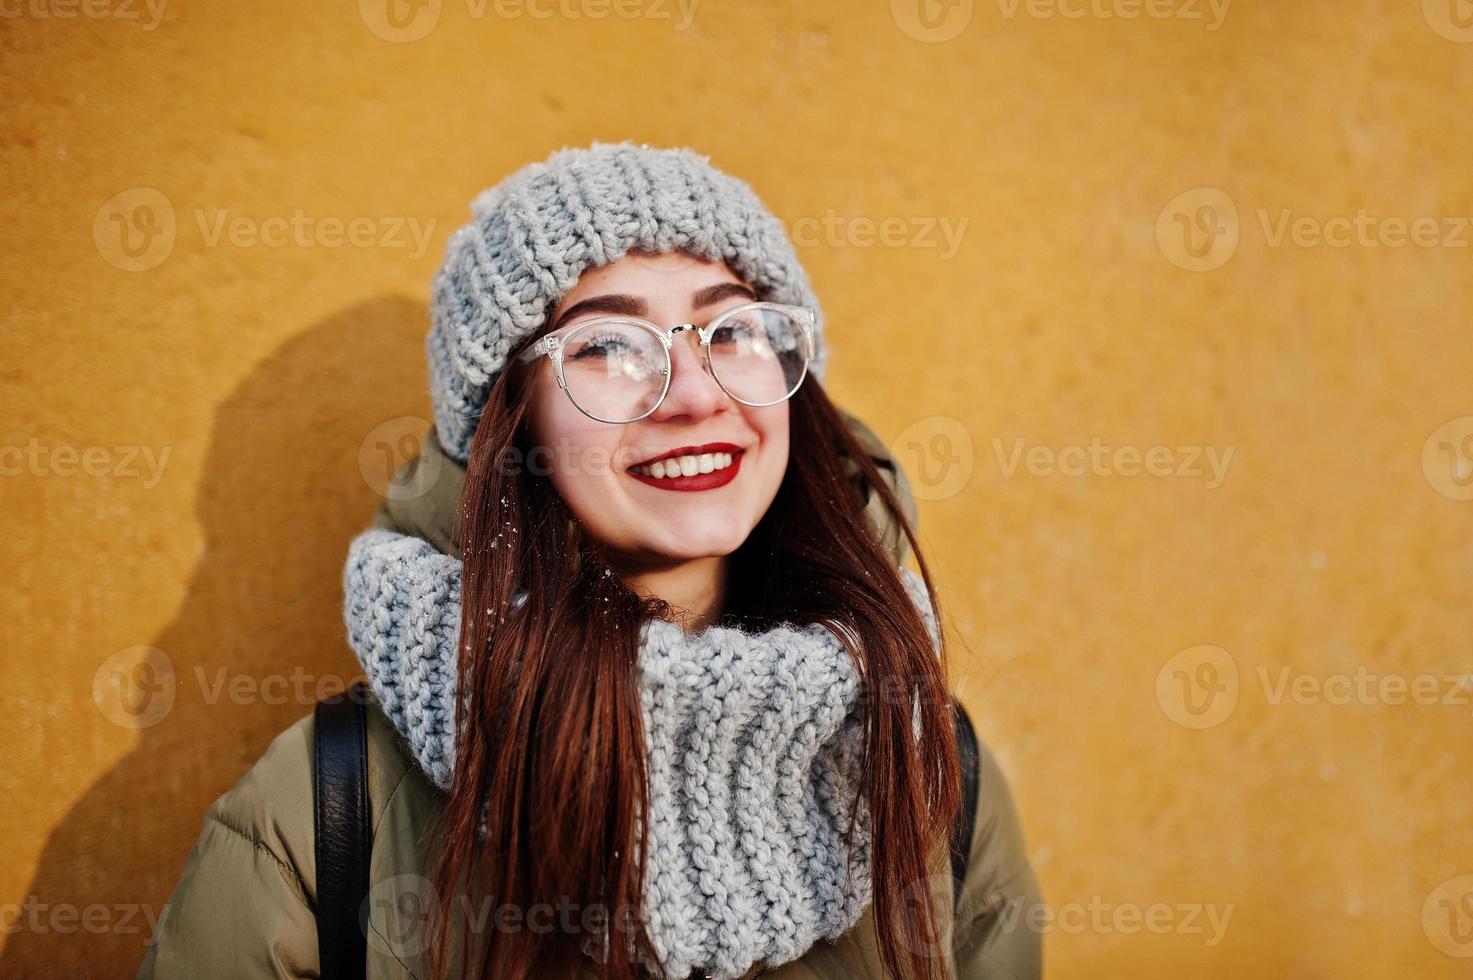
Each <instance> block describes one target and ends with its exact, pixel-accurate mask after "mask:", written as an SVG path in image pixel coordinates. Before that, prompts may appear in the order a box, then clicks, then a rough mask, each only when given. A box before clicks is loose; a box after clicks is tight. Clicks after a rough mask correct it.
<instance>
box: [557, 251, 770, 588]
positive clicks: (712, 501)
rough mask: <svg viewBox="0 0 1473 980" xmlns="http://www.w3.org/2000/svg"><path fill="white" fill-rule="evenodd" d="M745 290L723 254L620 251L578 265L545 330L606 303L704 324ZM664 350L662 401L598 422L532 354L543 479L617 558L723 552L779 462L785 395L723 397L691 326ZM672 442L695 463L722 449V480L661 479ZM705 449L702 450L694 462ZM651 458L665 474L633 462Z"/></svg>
mask: <svg viewBox="0 0 1473 980" xmlns="http://www.w3.org/2000/svg"><path fill="white" fill-rule="evenodd" d="M756 298H757V297H756V296H755V295H754V293H753V292H752V290H751V289H750V288H749V287H748V286H747V285H746V284H745V283H743V282H742V280H741V279H739V278H738V277H737V276H736V275H734V274H733V273H732V272H731V270H730V269H728V268H727V267H726V266H725V265H724V264H721V263H712V262H704V261H701V260H698V259H695V258H691V257H689V256H686V255H683V254H680V253H666V254H661V255H627V256H625V257H624V258H622V259H620V260H619V261H617V262H613V263H610V264H609V265H606V266H602V267H600V268H597V269H592V270H589V271H588V272H586V273H584V275H583V277H582V278H581V279H580V280H579V281H578V284H577V286H575V287H574V288H573V290H572V291H571V292H569V293H568V294H567V296H565V297H564V298H563V300H562V301H561V302H560V303H559V304H558V306H557V308H556V309H555V310H554V311H553V314H552V323H553V324H555V326H554V328H553V332H556V333H566V332H567V331H568V330H569V329H570V328H571V327H573V326H574V325H576V324H578V323H581V322H583V321H584V320H587V319H590V318H592V317H595V316H600V315H608V314H620V315H625V316H631V315H632V316H638V317H642V318H644V319H646V320H651V321H653V322H654V323H656V324H659V325H660V326H661V327H664V328H669V327H671V326H674V325H675V324H677V323H694V324H696V325H697V326H702V327H704V326H705V325H706V324H707V323H709V322H710V321H711V320H712V319H713V318H714V317H716V316H717V315H718V314H720V313H723V312H725V311H726V310H729V309H731V308H733V307H736V306H740V305H742V304H743V303H749V302H752V301H753V300H754V299H756ZM670 359H671V369H672V375H671V377H670V390H669V391H668V392H667V393H666V395H665V400H664V401H663V402H661V403H660V405H659V407H658V408H656V409H655V410H654V412H652V413H651V414H649V415H647V416H645V417H644V418H642V419H640V420H638V421H636V422H630V423H627V424H624V425H610V424H608V423H606V422H600V421H596V420H594V419H591V418H589V417H588V416H586V415H584V414H583V413H582V412H580V411H579V410H578V408H577V407H576V406H574V404H573V403H572V401H570V400H569V398H568V395H567V393H566V392H564V391H563V389H561V388H560V387H558V383H557V376H556V374H555V372H554V370H553V365H552V360H551V358H546V357H544V358H541V359H539V361H538V363H537V367H536V381H535V385H534V391H533V396H532V406H531V422H530V426H531V435H532V438H533V441H534V443H535V444H536V445H538V446H542V447H546V452H547V453H548V455H547V456H544V457H543V459H542V462H544V464H545V467H546V469H547V470H550V472H549V478H550V479H551V481H552V484H553V486H554V487H555V488H556V490H557V492H558V493H559V494H561V495H562V497H563V499H564V500H565V501H566V502H567V504H568V506H569V508H570V509H571V510H572V511H573V513H574V515H575V516H576V517H577V518H578V519H579V520H580V521H581V522H582V523H583V525H584V527H585V529H586V530H587V531H588V532H589V533H590V534H592V535H593V536H594V537H595V538H597V539H599V540H600V541H602V542H604V543H605V544H607V545H609V546H610V547H612V548H614V549H615V550H616V551H618V552H620V553H622V554H624V555H626V556H628V557H631V558H634V559H637V560H641V561H649V562H656V563H663V562H669V561H680V560H686V559H692V558H702V557H707V556H713V555H728V554H730V553H731V552H733V551H735V550H736V549H737V547H738V546H740V545H741V543H742V542H743V541H745V540H746V539H747V536H748V535H749V534H750V533H751V531H752V528H754V527H755V526H756V525H757V522H758V521H759V520H760V519H761V518H762V515H763V514H764V513H766V511H767V508H768V505H769V504H771V503H772V499H773V497H775V496H776V495H777V489H778V486H779V484H781V483H782V478H783V473H784V472H785V470H786V469H787V465H788V403H787V402H785V401H784V402H780V403H778V404H776V405H769V406H767V407H765V408H751V407H749V406H747V405H743V404H742V403H741V402H738V401H736V400H735V399H733V398H732V397H731V396H729V395H728V394H727V393H726V392H725V391H723V390H722V389H721V386H720V385H718V384H717V383H716V380H715V379H714V378H712V377H711V375H710V373H709V371H708V370H707V368H706V361H705V356H704V353H703V352H702V350H701V347H700V338H699V337H698V336H696V332H695V331H693V330H685V331H681V332H680V333H678V334H676V335H675V337H674V346H673V347H672V349H671V351H670ZM690 447H695V448H694V450H693V451H692V450H691V449H690ZM672 450H681V455H690V456H694V457H695V459H696V460H697V464H696V469H697V470H698V471H699V470H701V469H708V468H710V467H713V466H715V467H720V465H721V464H722V463H724V462H725V460H724V458H723V457H722V455H721V453H729V454H730V456H731V463H730V470H728V471H727V472H734V475H733V476H731V478H730V479H729V480H727V481H726V482H724V483H721V482H720V474H719V473H716V472H712V473H710V474H708V475H706V476H705V477H702V478H700V479H697V480H695V481H692V480H690V479H689V478H672V474H674V473H676V472H677V464H676V461H675V460H673V459H671V458H670V457H669V454H670V453H671V451H672ZM707 453H711V454H712V458H711V459H710V460H708V461H707V462H706V464H705V465H704V466H703V465H701V463H700V462H699V461H700V459H701V457H702V456H703V455H705V454H707ZM655 459H663V460H665V464H664V466H665V469H666V470H667V473H666V476H664V477H656V476H653V475H652V474H649V473H644V474H641V473H639V472H636V470H642V469H645V467H643V466H639V465H638V464H647V463H648V461H650V460H655ZM686 468H687V469H689V468H690V462H689V461H686ZM702 483H706V484H718V485H709V486H706V487H705V488H704V489H702V488H700V487H701V484H702Z"/></svg>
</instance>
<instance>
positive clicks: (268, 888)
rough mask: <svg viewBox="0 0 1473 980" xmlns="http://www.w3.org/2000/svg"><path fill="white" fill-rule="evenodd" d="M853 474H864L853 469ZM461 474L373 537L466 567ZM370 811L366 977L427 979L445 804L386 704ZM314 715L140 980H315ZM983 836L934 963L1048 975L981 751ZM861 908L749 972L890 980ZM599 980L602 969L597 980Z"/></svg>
mask: <svg viewBox="0 0 1473 980" xmlns="http://www.w3.org/2000/svg"><path fill="white" fill-rule="evenodd" d="M846 419H847V421H848V422H849V424H850V427H851V430H852V431H853V432H854V433H855V434H856V435H857V436H858V437H859V439H860V441H861V443H862V444H863V445H864V446H865V448H866V450H867V452H868V453H869V454H870V456H871V457H872V458H873V459H875V461H876V462H877V463H878V464H880V466H881V469H882V472H884V473H886V475H887V478H888V480H889V482H890V485H891V487H892V488H893V489H894V490H895V491H896V493H897V495H898V496H900V498H901V500H902V502H903V504H904V505H905V510H906V514H907V517H908V518H909V519H911V520H914V518H915V504H914V502H913V499H912V497H911V494H910V489H909V487H908V485H907V484H906V481H905V477H904V475H903V474H902V473H901V471H900V468H899V466H898V465H896V464H895V462H894V461H893V460H892V459H891V456H890V453H889V452H888V450H887V449H886V447H885V446H884V444H883V443H882V442H880V440H879V439H878V438H876V437H875V435H874V434H873V433H872V432H870V431H869V429H867V428H866V427H865V426H864V425H863V423H861V422H860V421H859V420H858V419H855V418H853V417H850V416H846ZM849 465H850V467H851V472H852V471H853V469H854V467H855V464H853V463H852V461H851V462H850V464H849ZM464 475H465V473H464V469H463V468H462V467H461V466H460V465H459V464H458V463H457V462H456V461H455V460H453V459H451V458H450V457H448V456H446V455H445V454H444V453H443V451H442V450H441V449H440V447H439V446H438V445H437V444H436V443H435V441H434V438H433V434H432V435H431V437H430V438H429V439H428V440H427V442H426V445H425V449H424V451H423V453H421V455H420V456H419V457H418V458H417V459H416V460H413V461H411V463H410V464H406V468H405V470H404V471H403V472H402V473H401V474H400V477H399V479H398V480H397V481H396V485H397V487H398V488H399V489H398V490H396V491H395V492H394V493H392V494H391V497H392V498H393V499H391V500H390V501H388V502H386V504H385V505H384V506H383V507H382V508H380V511H379V513H378V514H377V515H376V516H375V519H374V523H375V526H379V527H390V528H394V529H397V530H401V531H404V532H405V533H412V534H417V535H419V536H420V537H423V538H425V539H427V540H429V541H431V542H432V543H434V544H435V545H436V546H437V547H439V548H440V549H441V550H442V551H444V552H446V553H458V550H459V549H458V541H456V539H455V528H454V521H453V515H454V513H455V508H456V502H457V500H458V497H459V493H460V486H461V482H462V481H463V479H464ZM866 513H867V514H868V515H869V516H870V518H871V521H872V524H873V526H874V527H875V529H876V531H877V532H878V533H879V534H880V535H881V540H882V541H883V542H884V543H885V544H886V546H887V547H888V548H889V550H890V552H891V555H892V557H894V559H895V560H896V562H897V563H899V562H903V561H904V560H905V558H906V556H907V554H908V552H909V549H908V544H907V542H906V540H905V537H904V535H903V534H902V533H901V532H900V530H899V528H898V525H896V524H895V523H894V522H893V521H891V520H889V519H888V514H887V513H886V511H885V508H884V506H883V504H882V502H881V501H880V500H878V499H874V500H871V501H870V502H869V506H868V508H867V510H866ZM367 715H368V719H369V723H368V758H369V802H370V811H371V813H372V818H373V848H372V861H371V865H370V878H369V885H370V893H369V919H368V931H369V934H368V937H367V940H368V975H369V977H371V978H374V980H389V978H394V980H405V978H424V977H426V976H428V973H427V971H426V969H425V966H424V961H423V952H424V949H423V947H424V944H425V940H426V939H427V938H428V937H427V936H426V934H425V930H424V929H423V928H422V927H423V924H424V907H425V906H424V902H425V901H426V900H427V899H428V896H427V894H425V893H426V891H427V889H426V887H425V876H426V875H428V873H429V867H428V860H427V851H426V848H425V847H424V845H423V844H422V843H421V840H420V838H421V836H422V834H423V831H424V830H425V828H426V826H427V824H428V823H429V821H430V819H431V817H432V816H433V815H434V814H435V812H436V811H437V809H438V807H439V806H440V803H441V799H442V797H441V795H440V793H439V791H438V790H437V789H436V788H435V787H434V786H433V785H432V784H431V783H430V781H429V779H428V778H427V777H426V776H425V774H424V773H423V772H422V771H421V770H420V769H419V767H418V765H417V764H416V763H415V761H414V759H413V756H412V755H411V754H410V752H409V748H408V746H407V745H406V744H405V743H404V741H403V739H402V738H401V737H400V736H399V734H398V732H396V731H395V730H394V728H393V726H392V725H391V724H390V723H389V721H388V719H387V718H386V717H385V715H384V714H383V712H382V711H381V710H378V709H377V707H376V705H372V704H371V705H370V706H369V709H368V711H367ZM312 725H313V720H312V715H311V714H308V715H306V716H305V717H303V718H302V719H301V720H299V721H297V722H296V723H295V724H293V725H292V726H291V727H290V728H288V729H286V730H285V731H284V732H282V733H281V734H280V735H278V736H277V737H276V739H275V740H274V741H273V742H272V743H271V745H270V747H269V748H267V750H266V753H265V754H264V755H263V756H262V757H261V758H260V760H259V761H258V762H257V763H256V764H255V765H254V766H253V767H252V768H251V769H250V771H249V772H247V773H246V774H245V775H244V776H243V777H242V778H241V780H240V782H238V783H237V784H236V785H235V786H234V787H233V788H232V789H230V790H229V791H228V792H227V793H225V794H224V795H223V796H221V797H220V798H219V799H217V800H216V801H215V802H214V804H213V805H212V806H211V807H210V809H209V811H208V812H207V813H206V815H205V818H204V824H203V827H202V829H201V831H200V835H199V839H198V840H197V841H196V842H195V845H194V848H193V849H192V850H191V851H190V853H189V856H188V859H187V861H186V863H185V866H184V871H183V874H182V875H181V877H180V879H179V882H178V884H177V885H176V886H175V889H174V894H173V896H172V897H171V898H170V900H169V904H168V906H167V907H166V909H165V912H164V915H163V917H162V920H161V922H160V924H159V927H158V932H157V936H156V939H155V942H154V944H153V945H152V946H151V947H150V948H149V951H148V953H147V955H146V957H145V959H144V961H143V964H142V966H141V968H140V970H139V973H138V976H139V978H140V980H149V978H157V980H174V978H179V980H217V978H229V977H242V978H249V980H267V978H273V980H275V978H297V977H316V976H318V957H317V931H316V924H315V921H314V918H313V903H314V901H315V897H316V869H315V866H314V855H313V817H314V814H313V802H312V801H313V777H314V773H313V751H312ZM980 756H981V759H980V778H979V792H978V803H977V814H976V822H975V830H974V832H973V835H972V841H971V847H970V850H969V853H968V858H967V865H966V876H965V878H964V881H963V885H962V892H961V900H960V902H959V903H957V905H956V907H955V909H953V906H952V900H951V888H950V865H949V859H948V857H947V855H946V854H945V853H944V852H939V853H937V855H936V857H935V861H934V865H933V868H934V879H933V880H934V881H935V883H936V887H935V888H934V893H935V894H936V895H937V897H938V899H939V901H940V903H941V904H940V906H939V910H940V914H941V918H942V923H943V928H944V930H945V933H946V934H945V935H944V937H943V940H944V941H943V942H942V943H941V944H940V948H938V949H937V950H936V951H935V955H937V956H940V957H942V959H943V960H944V962H945V964H946V966H947V969H948V971H954V972H955V975H956V976H957V977H960V978H963V980H970V978H1009V980H1029V978H1036V977H1038V976H1039V975H1040V973H1041V959H1042V950H1041V937H1040V935H1039V933H1038V932H1037V931H1035V930H1032V929H1030V928H1028V923H1030V922H1032V921H1036V919H1035V917H1034V916H1032V915H1030V914H1028V913H1029V909H1030V907H1031V906H1034V905H1036V904H1037V903H1039V902H1040V899H1039V897H1038V890H1037V885H1036V883H1035V880H1034V876H1033V872H1032V869H1031V868H1030V866H1029V863H1028V859H1027V855H1026V853H1025V851H1024V843H1023V835H1022V831H1021V829H1020V827H1019V823H1018V817H1017V814H1016V812H1015V810H1014V807H1013V801H1012V797H1011V795H1010V793H1009V791H1008V787H1007V783H1006V782H1005V781H1004V778H1003V775H1002V772H1001V771H1000V770H999V769H998V767H997V764H996V762H995V761H994V759H993V758H992V756H991V755H990V754H989V753H988V752H987V750H986V748H985V747H982V749H981V753H980ZM872 911H873V910H872V909H869V910H866V911H865V913H864V915H863V917H862V918H861V919H860V920H859V922H858V924H857V925H856V926H855V927H854V928H853V929H851V930H850V931H849V932H847V933H845V934H844V935H843V936H841V937H840V938H839V939H838V941H837V942H835V943H832V944H831V943H827V942H822V941H821V942H819V943H817V944H815V945H814V946H812V947H811V948H810V949H809V950H808V951H807V953H805V954H804V955H803V956H802V957H801V958H800V959H798V960H796V961H794V962H791V963H787V964H784V965H783V966H780V967H777V968H775V969H771V970H767V971H765V972H764V971H762V970H761V969H760V968H758V967H754V968H753V970H752V971H751V973H749V974H748V976H754V975H756V974H757V973H759V972H762V973H763V975H764V977H765V978H768V980H815V978H834V980H840V978H842V980H861V978H877V980H878V978H882V977H884V971H883V969H882V966H881V959H880V955H879V950H878V937H877V933H876V930H875V926H874V921H873V918H872ZM587 975H589V976H591V975H592V974H591V971H590V972H588V973H587Z"/></svg>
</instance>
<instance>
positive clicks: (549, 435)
mask: <svg viewBox="0 0 1473 980" xmlns="http://www.w3.org/2000/svg"><path fill="white" fill-rule="evenodd" d="M543 380H544V381H545V382H546V383H545V384H539V387H538V392H537V395H536V396H535V397H534V398H533V402H532V409H531V413H530V414H531V418H530V421H529V423H528V426H529V430H530V431H531V434H532V441H533V443H534V444H535V446H536V447H538V448H536V449H535V450H534V452H535V459H533V460H530V461H529V463H530V465H531V466H532V469H533V472H535V473H537V474H539V475H543V476H546V477H547V478H548V479H549V480H550V481H551V483H552V486H553V489H554V490H556V491H557V492H558V494H559V495H560V496H561V497H562V498H563V499H564V500H565V501H566V502H567V504H568V506H569V507H570V508H571V509H572V511H573V513H574V514H575V515H577V516H578V517H579V518H580V519H585V520H586V519H587V516H588V515H589V513H590V511H591V510H592V508H593V506H594V504H595V503H596V502H597V501H599V500H601V499H604V498H606V497H607V494H608V487H609V481H610V480H612V479H614V477H615V476H616V474H615V473H614V471H613V467H614V466H616V465H617V464H618V462H619V455H618V452H617V451H618V446H619V437H620V432H619V428H618V427H617V426H612V425H606V424H604V423H602V422H595V421H594V420H593V419H590V418H589V417H588V416H586V415H584V414H583V413H582V412H580V411H578V409H577V408H575V407H574V406H573V403H572V402H570V401H569V400H568V398H567V396H566V395H564V394H563V391H562V389H561V388H559V387H558V386H557V381H556V380H554V379H553V378H551V377H548V378H545V379H543Z"/></svg>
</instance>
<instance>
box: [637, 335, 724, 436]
mask: <svg viewBox="0 0 1473 980" xmlns="http://www.w3.org/2000/svg"><path fill="white" fill-rule="evenodd" d="M670 372H671V373H670V388H669V390H668V391H666V392H665V400H664V401H662V402H661V403H660V407H659V408H657V409H655V410H654V412H652V413H651V414H650V418H651V419H654V420H656V421H666V420H669V419H681V418H688V419H700V418H704V417H706V416H707V415H711V414H713V413H715V412H717V411H720V410H721V409H722V408H724V407H726V404H727V403H728V402H730V401H731V396H730V395H728V394H727V393H726V392H725V391H723V390H722V388H721V386H720V385H719V384H717V383H716V379H715V378H713V377H712V376H711V372H710V369H709V367H708V366H707V364H706V352H705V351H704V350H702V349H701V338H700V336H699V335H697V333H696V332H695V331H694V330H682V331H680V332H679V333H677V334H676V335H675V336H674V337H673V338H671V342H670Z"/></svg>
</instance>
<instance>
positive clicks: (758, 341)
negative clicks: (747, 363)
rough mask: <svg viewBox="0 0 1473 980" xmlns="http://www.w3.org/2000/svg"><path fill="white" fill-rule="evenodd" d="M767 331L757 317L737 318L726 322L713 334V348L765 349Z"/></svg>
mask: <svg viewBox="0 0 1473 980" xmlns="http://www.w3.org/2000/svg"><path fill="white" fill-rule="evenodd" d="M766 344H767V331H766V330H764V329H763V328H762V324H761V323H760V322H759V321H758V320H757V318H756V317H735V318H733V319H731V320H728V321H726V322H725V323H723V324H722V325H721V326H719V327H717V328H716V330H715V331H714V332H713V333H712V334H711V346H713V347H716V346H722V347H727V348H739V349H743V350H746V349H750V348H753V347H765V346H766Z"/></svg>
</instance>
